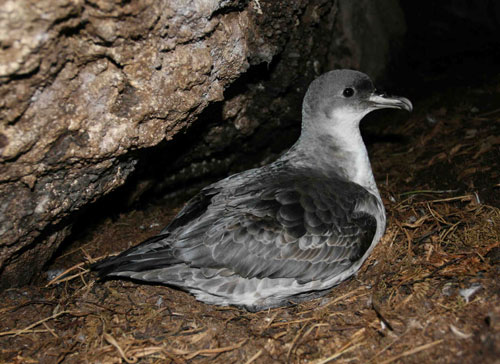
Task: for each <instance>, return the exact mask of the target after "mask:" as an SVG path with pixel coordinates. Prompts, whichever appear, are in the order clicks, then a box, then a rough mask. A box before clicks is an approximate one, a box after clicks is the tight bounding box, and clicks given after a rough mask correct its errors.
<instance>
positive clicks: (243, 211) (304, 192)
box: [93, 70, 412, 311]
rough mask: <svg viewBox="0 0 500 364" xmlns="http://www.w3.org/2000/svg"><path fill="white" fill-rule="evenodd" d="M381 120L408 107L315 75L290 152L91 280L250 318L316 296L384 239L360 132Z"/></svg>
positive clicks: (190, 205)
mask: <svg viewBox="0 0 500 364" xmlns="http://www.w3.org/2000/svg"><path fill="white" fill-rule="evenodd" d="M383 108H394V109H404V110H407V111H411V110H412V104H411V102H410V101H409V100H408V99H406V98H404V97H395V96H387V95H385V94H381V93H379V92H377V91H376V90H375V88H374V86H373V83H372V81H371V80H370V78H369V77H368V76H367V75H365V74H363V73H361V72H357V71H352V70H335V71H330V72H328V73H325V74H323V75H322V76H320V77H319V78H317V79H316V80H314V81H313V82H312V83H311V85H310V87H309V89H308V90H307V93H306V95H305V97H304V102H303V106H302V131H301V135H300V138H299V139H298V141H297V142H296V143H295V144H294V145H293V146H292V147H291V148H290V150H288V151H287V152H286V153H285V154H283V155H282V156H281V157H280V158H279V159H278V160H276V161H275V162H273V163H271V164H268V165H266V166H264V167H261V168H256V169H251V170H247V171H244V172H242V173H238V174H235V175H232V176H230V177H227V178H225V179H223V180H221V181H219V182H216V183H214V184H211V185H209V186H207V187H205V188H204V189H203V190H201V192H199V193H198V194H197V195H196V196H195V197H193V198H192V199H191V200H189V202H187V204H186V206H185V207H184V208H183V209H182V210H181V211H180V213H179V214H178V215H177V216H176V217H175V218H174V219H173V220H172V222H170V224H169V225H168V226H167V227H165V228H164V229H163V230H162V231H161V233H160V234H159V235H157V236H155V237H152V238H150V239H148V240H146V241H144V242H143V243H141V244H139V245H137V246H136V247H133V248H131V249H129V250H127V251H125V252H123V253H121V254H120V255H118V256H116V257H111V258H108V259H107V260H104V261H102V262H98V263H97V264H95V265H94V266H93V269H94V270H96V271H97V272H98V273H99V275H100V277H114V278H117V277H126V278H130V279H133V280H139V281H146V282H156V283H161V284H165V285H168V286H174V287H178V288H180V289H183V290H186V291H188V292H190V293H192V294H193V295H194V296H195V297H196V298H197V299H198V300H200V301H203V302H206V303H209V304H215V305H223V306H226V305H235V306H240V307H244V308H246V309H247V310H249V311H258V310H263V309H267V308H270V307H277V306H283V305H287V304H290V303H291V302H298V301H301V300H304V299H310V298H312V297H317V296H320V295H323V294H325V293H327V292H328V290H329V289H331V288H332V287H333V286H335V285H337V284H339V283H340V282H342V281H344V280H346V279H347V278H349V277H350V276H352V275H353V274H354V273H356V272H357V271H358V270H359V268H360V267H361V265H362V264H363V262H364V261H365V259H366V258H367V257H368V255H369V254H370V252H371V251H372V250H373V248H374V247H375V245H376V244H377V242H378V241H379V239H380V237H381V236H382V234H383V233H384V230H385V224H386V217H385V210H384V205H383V204H382V200H381V198H380V193H379V191H378V189H377V186H376V184H375V179H374V177H373V173H372V169H371V165H370V160H369V158H368V153H367V150H366V147H365V145H364V143H363V139H362V138H361V134H360V131H359V123H360V121H361V119H362V118H363V117H364V116H365V115H366V114H368V113H369V112H371V111H373V110H377V109H383Z"/></svg>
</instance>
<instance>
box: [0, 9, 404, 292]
mask: <svg viewBox="0 0 500 364" xmlns="http://www.w3.org/2000/svg"><path fill="white" fill-rule="evenodd" d="M402 18H403V17H402V14H401V11H400V9H399V6H398V3H397V1H396V0H393V1H382V0H379V1H369V0H365V1H361V2H356V3H355V4H354V3H352V2H350V1H348V0H340V1H338V2H331V1H328V0H311V1H306V0H292V1H274V0H252V1H237V0H192V1H180V0H175V1H172V0H163V1H155V0H142V1H139V0H131V1H120V0H114V1H113V0H86V1H83V0H5V1H2V3H1V4H0V287H9V286H14V285H20V284H24V283H26V282H28V281H29V280H30V279H31V277H32V276H33V274H35V273H36V272H37V271H39V270H40V269H41V267H42V266H43V264H45V263H46V262H47V260H48V259H50V257H51V256H52V254H53V253H54V251H55V250H56V249H57V247H58V246H59V245H60V243H61V241H62V240H63V239H64V238H65V237H66V236H67V235H68V233H69V232H70V230H71V225H72V222H73V220H74V218H75V216H76V215H75V214H76V212H77V211H78V210H80V209H81V208H82V207H83V206H85V205H87V204H89V203H91V202H93V201H96V200H98V199H99V198H100V197H102V196H103V195H105V194H107V193H109V192H110V191H113V190H114V189H116V188H117V187H118V186H120V185H122V184H123V183H124V182H125V181H126V180H127V177H128V176H129V175H130V174H131V173H132V172H133V171H134V169H135V168H136V164H137V161H138V160H139V159H140V154H137V152H134V151H137V150H143V149H144V148H149V147H153V146H155V145H158V144H159V143H160V142H162V141H163V143H164V144H165V145H166V146H167V147H168V145H169V143H172V142H175V140H176V139H178V138H179V135H181V134H182V133H181V134H178V133H179V131H185V130H190V128H189V127H190V126H191V124H193V123H194V122H195V121H197V123H200V122H203V123H206V126H202V129H201V131H202V133H199V134H194V135H195V137H194V138H192V139H191V141H190V144H188V145H187V146H186V145H183V146H182V147H183V148H181V149H180V150H184V152H179V153H178V152H176V150H175V149H173V153H171V154H172V155H171V156H169V157H168V158H167V159H166V160H165V161H166V162H165V163H167V164H163V166H164V169H165V171H166V172H167V175H168V173H174V172H179V176H181V177H180V178H181V180H182V179H183V178H184V179H189V178H190V177H192V176H196V175H203V173H206V171H207V170H211V169H213V168H217V166H219V168H220V169H221V170H223V171H224V170H225V171H227V170H228V169H229V168H230V165H231V163H233V162H234V161H235V159H236V158H237V157H235V156H238V155H241V154H242V153H243V154H245V153H253V152H255V151H260V154H259V153H258V154H257V155H258V156H259V158H260V157H261V156H263V154H262V150H263V148H262V147H263V146H264V145H265V142H266V141H268V140H269V139H270V138H273V135H275V134H269V133H270V131H273V130H278V131H279V130H282V129H284V128H286V127H287V126H289V125H291V124H293V125H295V126H297V125H298V124H297V122H298V121H299V120H298V119H297V115H299V112H300V100H301V97H302V95H303V92H304V91H305V87H306V85H307V84H308V83H309V81H310V80H311V79H312V78H313V77H314V76H315V75H317V74H319V73H321V72H323V71H324V70H327V69H331V68H333V67H338V66H342V67H352V68H359V69H363V70H364V71H366V72H368V73H370V74H372V75H374V76H377V75H380V74H381V72H382V71H383V67H384V65H385V64H386V62H387V59H388V53H389V51H390V48H391V47H392V45H393V41H394V40H397V39H400V38H401V36H402V34H403V32H404V23H403V20H402ZM243 74H244V75H245V76H243V77H241V76H242V75H243ZM262 75H263V76H262ZM236 80H238V81H237V82H236V83H235V81H236ZM231 84H233V86H232V87H231V88H229V89H228V87H229V86H230V85H231ZM235 85H236V86H235ZM226 89H227V91H226V92H225V90H226ZM214 105H215V106H214ZM207 107H208V108H207ZM204 110H205V111H204ZM214 111H217V113H216V114H215V113H214ZM280 128H281V129H280ZM195 130H196V129H195ZM199 130H200V129H198V131H199ZM176 135H177V136H176ZM266 135H268V136H267V137H266ZM172 139H173V140H172ZM170 140H172V142H170ZM259 140H260V142H259ZM235 143H238V144H235ZM235 145H238V147H236V148H235V147H234V146H235ZM231 146H232V147H231ZM231 148H233V149H231ZM171 149H172V148H171ZM231 150H232V151H234V153H231ZM221 155H224V158H220V156H221ZM214 156H216V157H214ZM240 164H241V163H240ZM196 166H202V168H201V169H202V171H201V172H200V171H198V172H196V168H197V167H196ZM182 171H184V174H185V175H186V177H182V174H183V172H182ZM186 171H191V172H190V173H187V172H186ZM172 178H174V177H172ZM174 179H175V178H174ZM166 183H167V184H168V181H167V182H166Z"/></svg>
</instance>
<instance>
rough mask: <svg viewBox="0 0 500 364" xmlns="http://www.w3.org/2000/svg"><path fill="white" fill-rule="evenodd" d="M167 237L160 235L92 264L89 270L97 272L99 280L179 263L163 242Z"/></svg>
mask: <svg viewBox="0 0 500 364" xmlns="http://www.w3.org/2000/svg"><path fill="white" fill-rule="evenodd" d="M168 235H169V234H161V235H157V236H154V237H152V238H149V239H147V240H145V241H143V242H142V243H140V244H139V245H137V246H135V247H133V248H130V249H129V250H126V251H124V252H123V253H121V254H119V255H117V256H115V257H109V258H105V259H103V260H101V261H99V262H97V263H94V264H92V265H91V266H90V269H91V270H92V271H95V272H97V274H98V275H99V277H100V278H105V277H109V276H116V275H119V273H121V272H141V271H145V270H151V269H156V268H163V267H167V266H170V265H173V264H177V263H180V262H181V261H179V260H178V259H177V258H175V257H174V256H173V254H172V251H171V249H170V248H169V246H168V245H167V246H166V244H165V242H164V239H165V238H167V237H168Z"/></svg>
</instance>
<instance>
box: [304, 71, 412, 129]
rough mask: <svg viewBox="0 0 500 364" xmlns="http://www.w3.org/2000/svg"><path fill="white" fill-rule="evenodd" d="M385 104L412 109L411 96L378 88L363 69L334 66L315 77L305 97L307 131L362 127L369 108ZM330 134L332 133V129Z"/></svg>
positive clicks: (371, 109) (386, 105)
mask: <svg viewBox="0 0 500 364" xmlns="http://www.w3.org/2000/svg"><path fill="white" fill-rule="evenodd" d="M383 108H394V109H403V110H407V111H412V109H413V107H412V104H411V102H410V100H408V99H406V98H404V97H397V96H388V95H385V94H382V93H379V92H377V91H376V89H375V87H374V86H373V82H372V81H371V79H370V78H369V77H368V76H367V75H365V74H364V73H362V72H358V71H353V70H345V69H343V70H334V71H330V72H327V73H325V74H323V75H321V76H320V77H318V78H317V79H316V80H314V81H313V82H312V83H311V85H310V86H309V89H308V90H307V93H306V95H305V97H304V103H303V107H302V118H303V125H302V128H303V132H306V133H307V132H310V131H312V130H316V131H319V132H320V133H322V134H324V133H325V132H327V131H328V130H332V129H338V128H352V127H354V128H358V127H359V122H360V121H361V119H362V118H363V117H364V116H365V115H366V114H368V113H369V112H371V111H373V110H377V109H383ZM328 134H329V133H328Z"/></svg>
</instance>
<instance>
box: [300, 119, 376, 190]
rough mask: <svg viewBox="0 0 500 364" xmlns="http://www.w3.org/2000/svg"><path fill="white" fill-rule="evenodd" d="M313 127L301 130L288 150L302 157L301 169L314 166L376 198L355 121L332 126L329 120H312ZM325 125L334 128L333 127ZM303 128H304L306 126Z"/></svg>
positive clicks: (373, 181) (366, 155) (374, 185)
mask: <svg viewBox="0 0 500 364" xmlns="http://www.w3.org/2000/svg"><path fill="white" fill-rule="evenodd" d="M312 125H319V127H317V128H303V130H302V134H301V136H300V138H299V140H298V141H297V143H296V144H295V145H294V147H293V148H292V149H295V150H296V153H299V154H301V155H302V156H303V158H298V160H303V161H302V162H299V163H302V164H303V167H307V165H309V166H312V165H316V167H317V168H321V169H323V170H326V171H332V172H334V173H336V174H339V175H340V176H341V177H343V178H345V179H346V180H348V181H350V182H354V183H357V184H359V185H361V186H363V187H365V188H366V189H368V190H369V191H371V192H373V193H374V194H375V195H377V196H378V195H379V193H378V189H377V185H376V183H375V179H374V177H373V172H372V168H371V164H370V159H369V157H368V152H367V150H366V146H365V143H364V142H363V138H362V137H361V133H360V131H359V122H352V121H350V122H345V123H334V122H332V121H331V120H330V121H328V120H324V121H322V122H318V121H317V120H315V121H314V124H312ZM325 125H336V126H337V127H335V128H331V127H330V128H329V127H325ZM306 127H307V125H306Z"/></svg>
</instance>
